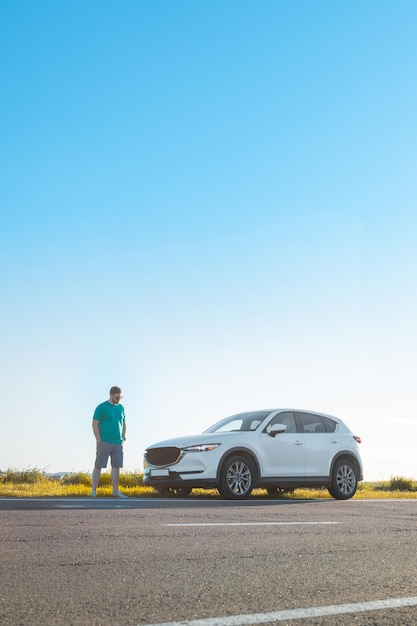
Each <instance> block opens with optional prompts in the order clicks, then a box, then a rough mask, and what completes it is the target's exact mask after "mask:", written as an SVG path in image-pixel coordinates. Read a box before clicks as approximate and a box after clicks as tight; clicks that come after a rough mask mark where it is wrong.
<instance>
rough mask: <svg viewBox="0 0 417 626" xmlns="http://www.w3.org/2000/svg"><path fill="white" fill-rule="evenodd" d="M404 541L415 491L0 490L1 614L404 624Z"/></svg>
mask: <svg viewBox="0 0 417 626" xmlns="http://www.w3.org/2000/svg"><path fill="white" fill-rule="evenodd" d="M416 552H417V501H416V500H385V501H384V500H373V501H364V500H355V499H353V500H350V501H347V502H338V501H335V500H299V501H294V500H262V501H260V500H256V499H252V500H247V501H244V502H227V501H222V500H213V499H203V498H190V499H188V500H176V499H173V500H171V499H169V500H162V499H150V498H147V499H140V498H137V499H136V498H135V499H133V498H132V499H129V500H127V501H119V500H116V499H97V500H89V499H82V498H79V499H66V498H51V499H42V500H40V499H20V498H19V499H0V581H1V585H0V624H2V625H3V626H20V625H22V626H23V625H29V624H30V625H31V626H37V625H41V624H42V625H44V624H45V625H53V626H61V625H83V626H90V625H102V626H114V625H118V626H136V625H138V626H139V625H140V626H142V625H145V624H147V625H148V624H160V623H164V622H176V623H177V622H181V621H188V620H197V619H199V620H202V621H201V622H199V624H200V626H223V625H226V624H228V625H230V626H240V625H241V624H248V623H251V624H260V623H263V624H272V623H277V619H275V618H277V615H278V616H280V617H279V619H280V620H281V618H282V621H280V623H281V624H282V623H284V624H285V623H288V624H291V626H311V625H316V624H317V625H320V626H335V625H340V626H341V625H343V626H345V625H346V624H355V625H359V626H363V625H368V626H370V625H372V626H375V625H377V626H382V625H402V626H406V625H410V626H411V625H412V626H415V624H417V599H416V596H417V568H416V566H417V561H416ZM396 598H400V599H404V598H414V599H415V602H414V604H412V606H408V607H407V606H400V607H398V608H392V607H391V606H390V605H389V606H385V605H383V606H384V607H385V608H382V609H379V610H375V607H374V606H372V607H371V608H370V610H365V611H364V610H359V608H360V607H361V605H360V604H358V603H364V602H373V601H377V600H382V601H387V600H393V599H396ZM345 604H349V605H352V612H350V613H342V614H339V613H337V611H336V613H334V614H329V615H328V616H314V615H313V614H312V613H311V610H312V608H314V607H316V608H317V607H328V606H333V605H345ZM362 608H363V606H362ZM297 609H306V611H307V612H306V614H305V616H304V617H300V613H297V612H296V613H289V614H288V615H289V618H288V619H286V618H285V615H286V614H282V613H281V612H282V611H284V610H293V611H295V610H297ZM308 611H310V613H308ZM254 614H259V616H258V617H256V618H254V617H251V616H253V615H254ZM272 614H273V615H272ZM239 615H243V616H246V617H233V616H239ZM274 616H275V617H274ZM207 618H213V619H212V620H211V621H210V620H207ZM215 618H217V619H215ZM273 618H274V619H273ZM250 619H252V621H250ZM254 619H255V620H258V621H253V620H254ZM245 620H246V621H245ZM247 620H249V621H247ZM265 620H270V621H265ZM274 620H275V621H274ZM193 626H194V625H193Z"/></svg>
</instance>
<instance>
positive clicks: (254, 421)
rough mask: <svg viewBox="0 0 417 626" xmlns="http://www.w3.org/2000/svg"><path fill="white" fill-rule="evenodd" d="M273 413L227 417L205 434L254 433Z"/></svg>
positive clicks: (252, 412)
mask: <svg viewBox="0 0 417 626" xmlns="http://www.w3.org/2000/svg"><path fill="white" fill-rule="evenodd" d="M270 413H271V411H251V412H250V413H238V414H237V415H231V416H230V417H225V418H224V419H222V420H221V421H220V422H217V424H214V425H213V426H211V427H210V428H208V429H207V430H205V431H204V432H205V433H230V432H233V431H237V430H240V431H245V432H248V431H254V430H256V429H257V428H258V426H259V424H261V423H262V422H263V421H264V419H265V418H266V417H267V416H268V415H269V414H270Z"/></svg>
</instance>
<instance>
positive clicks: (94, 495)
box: [90, 490, 97, 498]
mask: <svg viewBox="0 0 417 626" xmlns="http://www.w3.org/2000/svg"><path fill="white" fill-rule="evenodd" d="M96 497H97V494H96V492H95V491H94V490H92V491H91V493H90V498H96Z"/></svg>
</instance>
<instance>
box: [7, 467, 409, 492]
mask: <svg viewBox="0 0 417 626" xmlns="http://www.w3.org/2000/svg"><path fill="white" fill-rule="evenodd" d="M120 488H121V489H122V491H123V493H125V494H126V495H128V496H130V497H141V498H143V497H155V496H157V495H158V494H157V493H156V492H155V491H154V490H153V489H152V488H151V487H144V486H143V474H142V473H141V472H139V471H137V472H124V473H122V474H121V475H120ZM90 491H91V476H90V474H89V473H87V472H75V473H72V474H68V475H66V476H63V477H62V478H54V477H49V476H48V475H47V474H46V472H44V471H43V470H40V469H38V468H32V469H26V470H15V469H8V470H7V471H6V472H0V497H2V498H5V497H9V498H10V497H16V498H19V497H26V498H48V497H57V496H58V497H73V498H74V497H88V496H89V495H90ZM111 491H112V489H111V480H110V473H109V472H103V473H102V476H101V479H100V484H99V488H98V490H97V496H98V497H109V496H111ZM190 497H191V498H193V497H200V498H201V497H206V498H207V497H211V498H213V497H216V498H219V497H220V496H219V494H218V492H217V490H216V489H211V490H202V489H194V490H193V492H192V494H191V496H190ZM252 497H254V498H259V499H265V498H269V497H270V496H268V494H267V493H266V491H265V490H264V489H255V490H254V491H253V494H252ZM283 498H285V499H291V500H294V499H295V500H298V499H317V498H320V499H327V498H328V499H331V496H330V494H329V492H328V491H327V489H325V488H323V489H296V490H295V491H294V492H293V493H289V494H286V495H284V496H283ZM355 498H356V499H368V498H373V499H378V498H393V499H395V498H410V499H417V481H415V480H413V479H410V478H404V477H401V476H394V477H392V478H391V480H389V481H380V482H369V483H366V482H362V483H360V485H359V488H358V491H357V492H356V495H355Z"/></svg>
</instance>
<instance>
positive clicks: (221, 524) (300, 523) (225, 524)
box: [162, 522, 340, 526]
mask: <svg viewBox="0 0 417 626" xmlns="http://www.w3.org/2000/svg"><path fill="white" fill-rule="evenodd" d="M339 523H340V522H207V523H206V522H203V523H201V524H199V523H197V522H196V523H192V522H189V523H186V524H162V526H318V525H322V524H339Z"/></svg>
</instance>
